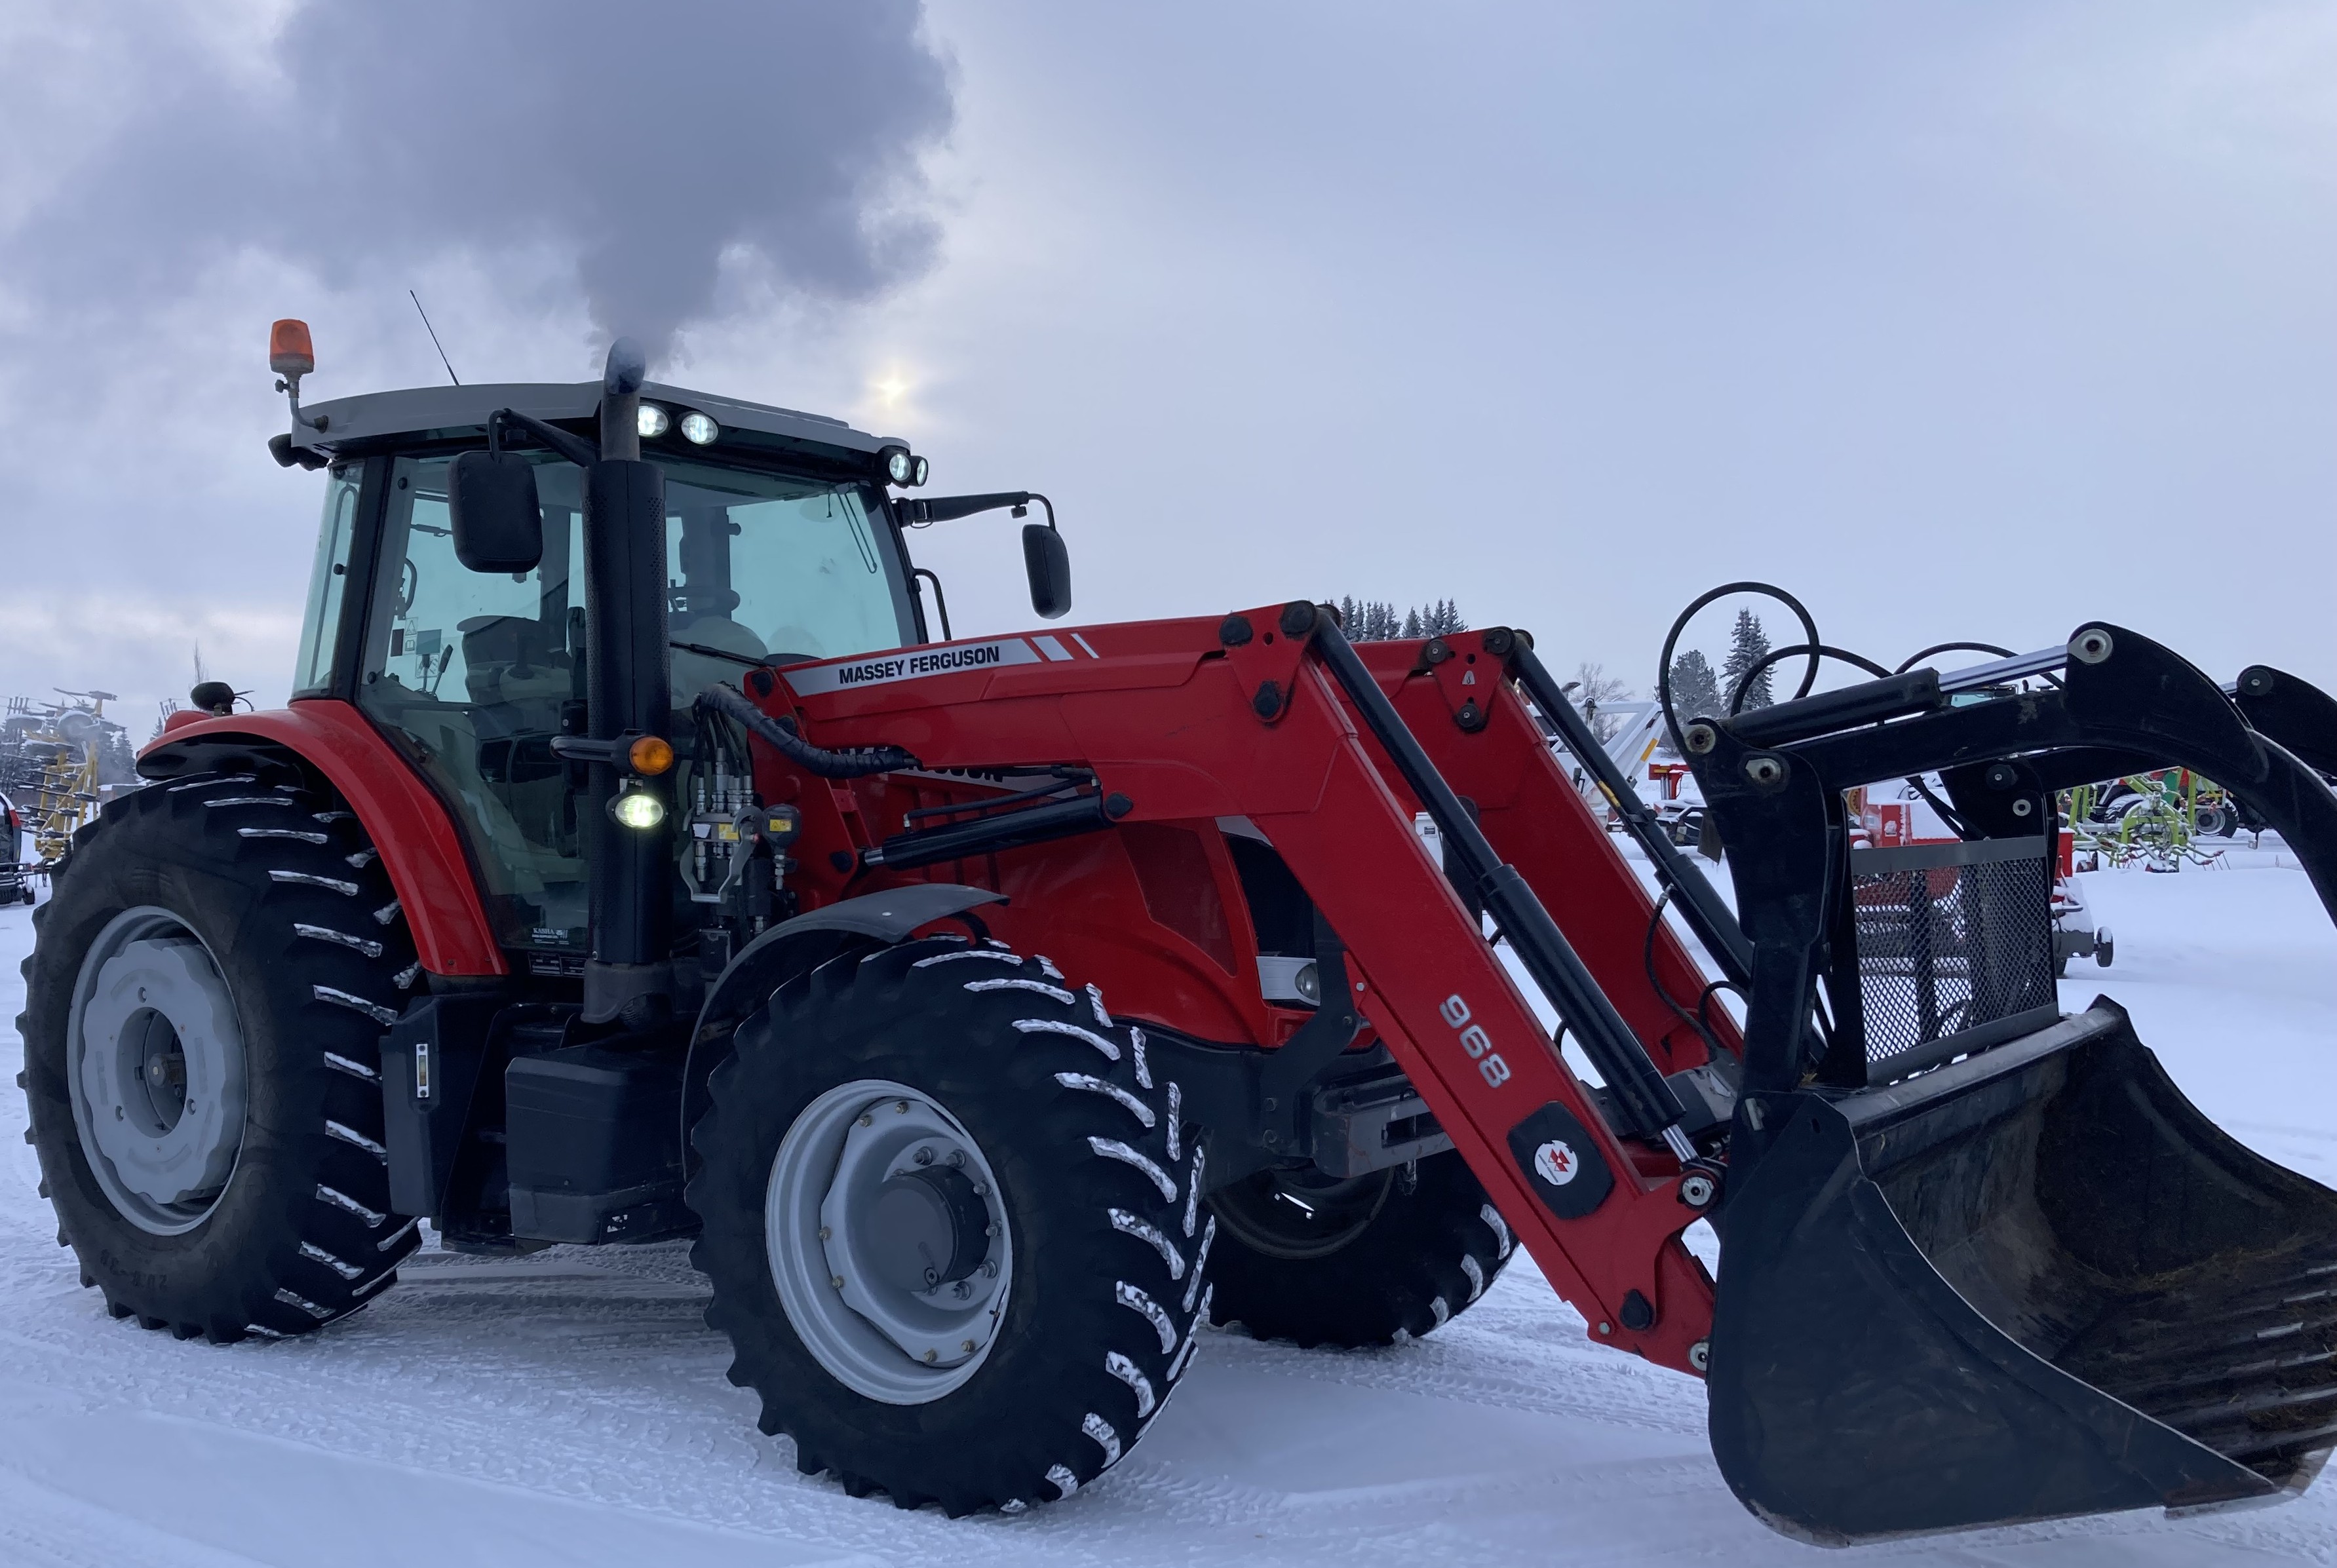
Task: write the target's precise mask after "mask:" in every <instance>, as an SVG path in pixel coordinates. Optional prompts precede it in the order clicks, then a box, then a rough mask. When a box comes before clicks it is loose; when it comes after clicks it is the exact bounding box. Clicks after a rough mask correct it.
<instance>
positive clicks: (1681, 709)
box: [1672, 648, 1720, 751]
mask: <svg viewBox="0 0 2337 1568" xmlns="http://www.w3.org/2000/svg"><path fill="white" fill-rule="evenodd" d="M1672 712H1673V713H1674V714H1676V715H1677V716H1678V718H1679V721H1680V722H1681V723H1682V724H1686V723H1687V721H1688V720H1690V719H1692V718H1695V717H1697V716H1699V715H1707V716H1708V715H1716V714H1718V713H1719V712H1720V680H1719V677H1716V675H1714V674H1713V672H1712V661H1711V660H1710V659H1708V658H1706V657H1704V654H1703V652H1702V651H1701V650H1700V649H1697V648H1690V649H1688V650H1687V652H1686V653H1684V654H1682V655H1680V656H1679V657H1677V658H1676V659H1674V660H1672ZM1672 747H1673V749H1674V750H1675V751H1677V749H1679V737H1678V736H1677V735H1675V736H1673V737H1672Z"/></svg>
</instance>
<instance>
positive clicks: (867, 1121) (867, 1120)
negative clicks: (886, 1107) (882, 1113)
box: [860, 1115, 876, 1127]
mask: <svg viewBox="0 0 2337 1568" xmlns="http://www.w3.org/2000/svg"><path fill="white" fill-rule="evenodd" d="M860 1125H862V1126H864V1127H873V1126H875V1125H876V1118H875V1117H874V1116H870V1115H863V1116H862V1117H861V1118H860Z"/></svg>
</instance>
